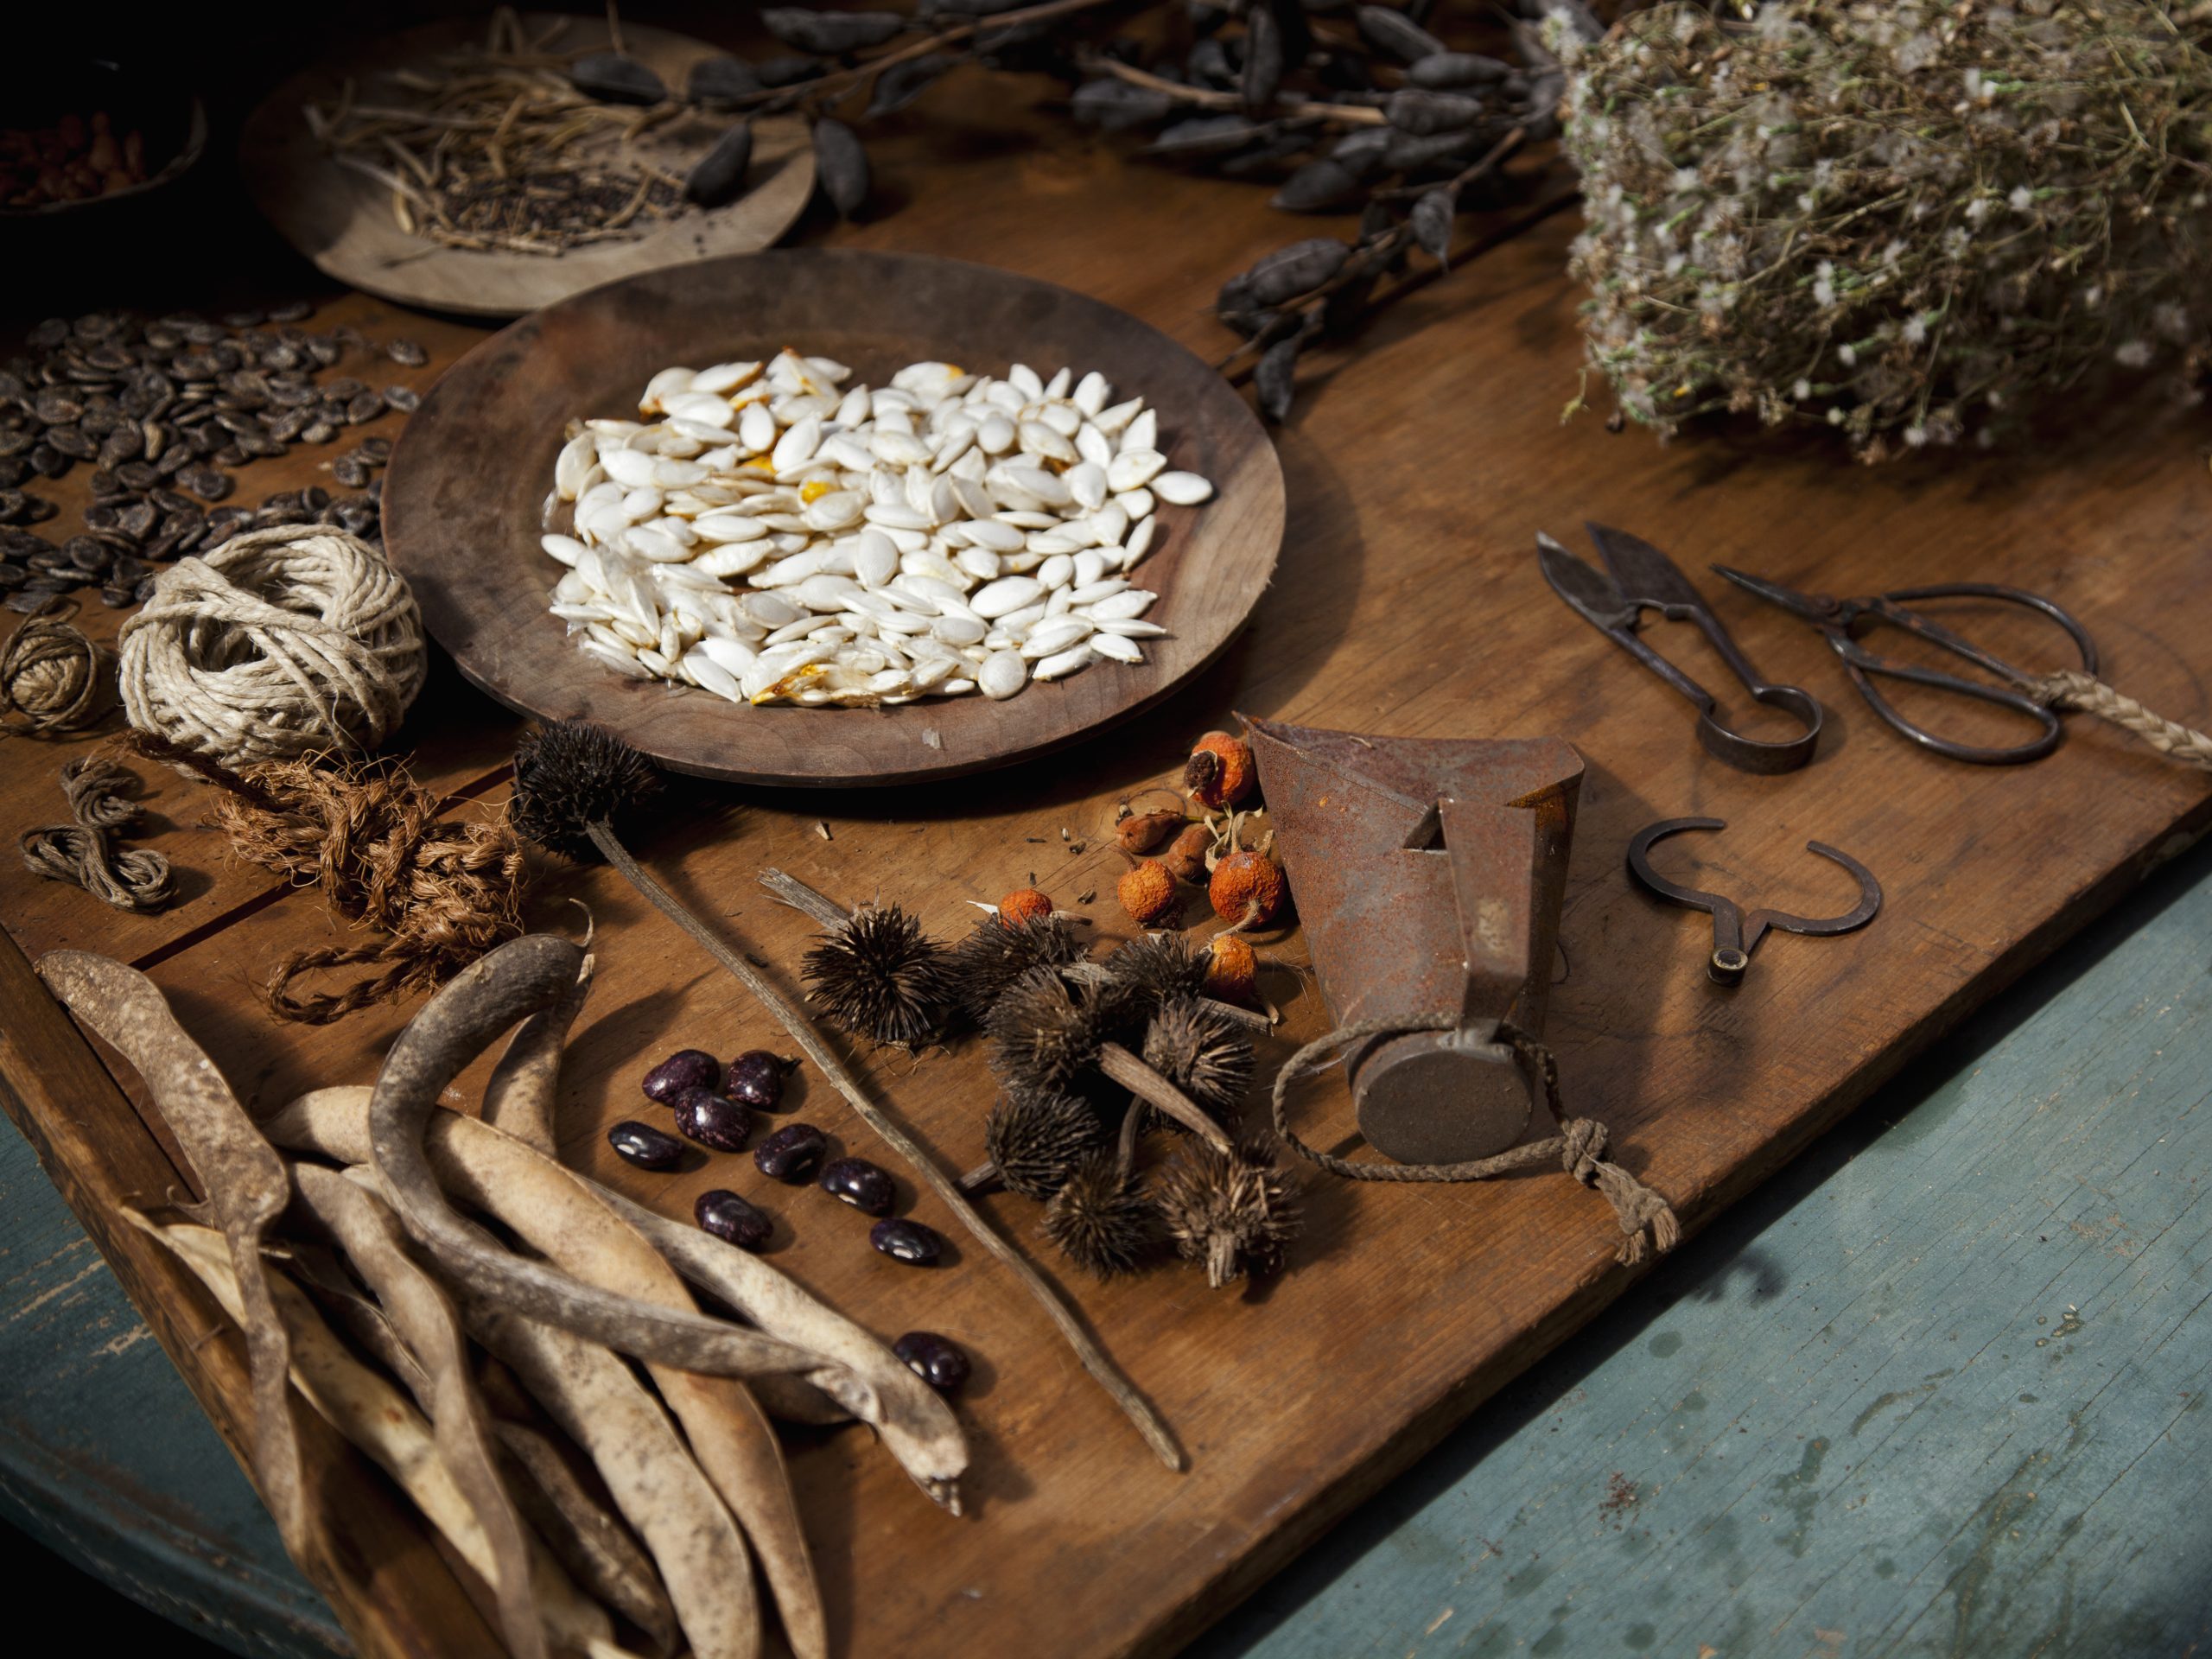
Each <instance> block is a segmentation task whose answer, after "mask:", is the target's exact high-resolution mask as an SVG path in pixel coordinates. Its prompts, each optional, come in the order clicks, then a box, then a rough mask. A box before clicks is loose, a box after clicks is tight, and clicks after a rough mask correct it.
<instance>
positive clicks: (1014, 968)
mask: <svg viewBox="0 0 2212 1659" xmlns="http://www.w3.org/2000/svg"><path fill="white" fill-rule="evenodd" d="M1083 955H1084V948H1083V941H1082V940H1081V939H1080V938H1077V937H1076V931H1075V925H1074V924H1073V923H1072V922H1069V921H1066V920H1065V919H1063V918H1058V917H1053V916H1047V917H1046V918H1043V919H1042V920H1039V921H1033V922H1021V923H1018V924H1013V925H1007V923H1005V921H1004V919H1003V918H999V917H990V916H986V917H985V918H983V919H982V921H980V922H978V923H976V926H975V929H974V931H972V932H970V933H969V935H968V937H967V938H964V939H963V940H961V941H960V943H959V944H956V945H955V946H953V947H952V950H951V954H950V958H949V960H948V962H947V964H946V965H947V967H948V969H949V970H950V976H951V987H950V988H951V992H952V995H953V997H954V998H955V999H956V1000H957V1001H958V1002H959V1004H960V1006H961V1007H963V1008H964V1009H965V1010H966V1011H967V1013H968V1017H969V1019H971V1020H976V1022H977V1023H979V1024H980V1023H981V1022H982V1020H985V1019H986V1018H988V1015H989V1014H990V1011H991V1008H992V1006H993V1005H994V1004H995V1003H996V1002H997V1001H998V1000H999V997H1000V995H1001V994H1002V993H1003V992H1004V991H1005V990H1006V988H1007V986H1009V985H1011V984H1012V983H1014V981H1015V980H1017V979H1019V978H1020V976H1022V975H1023V974H1025V973H1027V972H1028V971H1029V969H1032V968H1059V967H1065V965H1066V964H1067V963H1071V962H1079V961H1081V960H1082V959H1083Z"/></svg>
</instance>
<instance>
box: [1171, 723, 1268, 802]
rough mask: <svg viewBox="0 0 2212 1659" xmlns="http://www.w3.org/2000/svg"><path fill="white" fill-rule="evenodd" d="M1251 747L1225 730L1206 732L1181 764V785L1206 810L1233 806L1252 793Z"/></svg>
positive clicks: (1253, 773) (1253, 774) (1253, 775)
mask: <svg viewBox="0 0 2212 1659" xmlns="http://www.w3.org/2000/svg"><path fill="white" fill-rule="evenodd" d="M1254 777H1255V772H1254V770H1253V766H1252V750H1251V747H1250V746H1249V745H1248V744H1247V743H1246V742H1245V741H1244V740H1243V738H1241V737H1237V736H1235V735H1233V734H1230V733H1228V732H1208V733H1207V734H1205V736H1204V737H1202V738H1200V739H1199V740H1198V742H1197V744H1196V745H1195V746H1193V747H1192V750H1191V758H1190V759H1189V760H1186V761H1185V762H1184V764H1183V787H1184V788H1185V789H1186V790H1188V791H1190V792H1191V798H1192V800H1194V801H1196V802H1198V804H1199V805H1200V806H1203V807H1205V808H1206V809H1207V810H1215V809H1217V808H1220V807H1224V806H1234V805H1236V803H1237V802H1239V801H1241V800H1243V798H1245V796H1247V795H1249V794H1250V793H1251V792H1252V779H1253V778H1254Z"/></svg>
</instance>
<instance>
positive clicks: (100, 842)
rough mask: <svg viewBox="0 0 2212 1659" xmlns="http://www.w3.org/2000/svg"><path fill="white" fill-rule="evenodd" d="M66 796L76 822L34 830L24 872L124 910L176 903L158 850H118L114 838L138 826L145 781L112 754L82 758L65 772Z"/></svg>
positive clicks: (20, 844) (25, 837) (24, 847)
mask: <svg viewBox="0 0 2212 1659" xmlns="http://www.w3.org/2000/svg"><path fill="white" fill-rule="evenodd" d="M61 792H62V793H63V794H64V795H65V796H67V798H68V801H69V811H70V816H71V817H73V818H75V819H76V822H75V823H49V824H42V825H41V826H40V827H39V828H38V829H26V830H24V831H23V833H22V835H21V836H18V837H16V846H17V848H18V849H21V851H22V855H23V865H24V868H27V869H29V871H30V872H31V874H34V875H41V876H44V877H45V878H46V879H47V880H49V881H68V882H72V883H73V884H74V885H76V886H78V887H82V888H84V889H85V891H86V892H87V893H91V894H92V896H93V897H95V898H97V899H103V900H105V902H107V903H108V904H111V905H113V906H115V907H116V908H117V909H118V910H130V911H140V912H143V911H149V910H159V909H160V908H161V907H162V906H163V905H165V904H167V903H168V901H169V900H170V899H172V898H174V897H175V894H176V887H175V880H174V873H173V872H172V871H171V869H170V868H169V861H168V859H166V858H164V857H163V856H162V855H161V854H159V853H157V852H156V851H154V850H153V849H151V848H147V847H134V848H131V849H129V850H127V851H123V852H118V851H117V850H116V846H115V840H114V832H115V831H117V830H119V829H125V828H127V827H128V826H130V824H133V823H137V820H138V817H139V807H138V804H137V802H136V801H135V800H133V799H132V798H131V797H132V796H134V795H136V794H137V792H138V779H137V775H136V774H135V773H133V772H130V770H129V769H128V768H127V767H124V766H120V765H118V763H117V762H116V761H115V760H113V759H111V757H109V756H107V755H104V754H80V755H79V756H78V757H77V758H76V759H75V760H72V761H71V762H69V764H68V765H67V766H64V767H62V768H61Z"/></svg>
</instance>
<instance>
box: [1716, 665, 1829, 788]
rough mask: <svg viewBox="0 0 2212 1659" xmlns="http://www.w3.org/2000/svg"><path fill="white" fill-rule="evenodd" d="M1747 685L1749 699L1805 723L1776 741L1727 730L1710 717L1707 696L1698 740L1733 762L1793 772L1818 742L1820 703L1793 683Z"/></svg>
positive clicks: (1768, 771)
mask: <svg viewBox="0 0 2212 1659" xmlns="http://www.w3.org/2000/svg"><path fill="white" fill-rule="evenodd" d="M1746 689H1747V690H1749V691H1750V692H1751V701H1752V702H1759V703H1764V704H1765V705H1766V706H1767V707H1768V708H1770V709H1781V710H1782V711H1783V713H1785V714H1788V715H1794V716H1795V717H1796V719H1798V720H1800V721H1802V722H1803V723H1804V727H1805V729H1804V730H1803V731H1802V732H1801V733H1799V734H1797V735H1796V737H1787V738H1783V739H1780V740H1779V741H1776V740H1772V739H1765V738H1757V737H1745V736H1744V735H1743V734H1741V733H1740V732H1732V731H1730V730H1729V729H1728V728H1726V726H1723V725H1722V724H1721V723H1720V722H1719V721H1718V720H1716V719H1714V718H1713V699H1712V698H1711V697H1710V696H1708V697H1707V698H1705V699H1704V701H1703V702H1701V703H1700V706H1699V707H1700V712H1699V715H1698V721H1697V738H1698V741H1699V742H1700V743H1702V744H1704V745H1705V747H1706V749H1707V752H1708V753H1711V754H1713V755H1714V756H1715V757H1717V758H1718V759H1719V760H1726V762H1727V763H1728V764H1729V765H1730V766H1736V767H1738V768H1740V769H1741V770H1743V771H1745V772H1762V773H1765V774H1767V775H1769V776H1771V775H1773V774H1775V773H1777V772H1795V771H1796V770H1797V769H1798V768H1799V767H1800V766H1804V765H1805V764H1806V763H1807V762H1808V761H1809V760H1812V758H1813V751H1814V750H1815V748H1816V747H1819V745H1820V741H1821V719H1822V711H1821V705H1820V703H1819V702H1818V701H1817V700H1816V699H1815V697H1814V696H1813V695H1812V694H1811V693H1810V692H1808V691H1802V690H1799V689H1798V688H1797V687H1796V686H1794V685H1754V686H1750V687H1747V688H1746Z"/></svg>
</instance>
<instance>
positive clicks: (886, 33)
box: [760, 6, 906, 57]
mask: <svg viewBox="0 0 2212 1659" xmlns="http://www.w3.org/2000/svg"><path fill="white" fill-rule="evenodd" d="M760 26H761V27H762V28H763V29H766V30H767V31H768V32H769V33H770V34H771V35H774V36H775V37H776V38H777V39H778V40H779V41H782V42H783V43H784V44H785V46H788V47H792V48H796V49H797V50H798V51H801V52H813V53H817V54H821V55H822V56H823V57H836V56H837V55H838V54H841V53H845V52H861V51H865V50H866V49H867V48H869V47H871V46H881V45H882V44H883V43H884V42H885V41H887V40H889V39H890V38H891V37H892V36H893V35H896V34H897V33H898V32H899V30H900V29H904V28H906V19H905V18H904V17H902V16H899V13H897V12H895V11H816V10H813V9H812V8H810V7H806V6H771V7H769V8H768V9H767V10H765V11H763V12H762V13H761V14H760Z"/></svg>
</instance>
